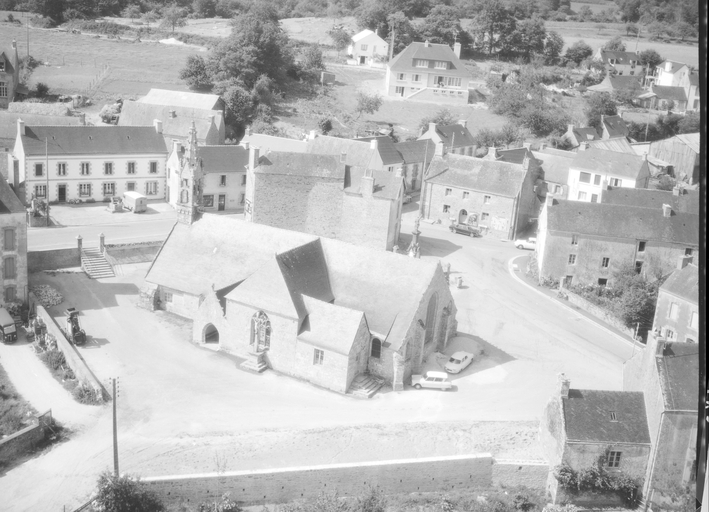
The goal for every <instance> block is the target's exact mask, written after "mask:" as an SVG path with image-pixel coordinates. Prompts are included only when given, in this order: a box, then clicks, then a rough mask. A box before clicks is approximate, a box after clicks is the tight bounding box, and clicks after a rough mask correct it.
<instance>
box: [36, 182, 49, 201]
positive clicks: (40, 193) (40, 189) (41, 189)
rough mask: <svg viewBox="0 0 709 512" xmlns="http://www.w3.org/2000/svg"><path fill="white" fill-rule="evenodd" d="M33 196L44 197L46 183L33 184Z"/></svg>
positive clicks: (45, 194) (45, 195)
mask: <svg viewBox="0 0 709 512" xmlns="http://www.w3.org/2000/svg"><path fill="white" fill-rule="evenodd" d="M34 196H35V197H36V198H38V199H39V198H46V197H47V185H35V186H34Z"/></svg>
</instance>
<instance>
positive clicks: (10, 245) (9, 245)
mask: <svg viewBox="0 0 709 512" xmlns="http://www.w3.org/2000/svg"><path fill="white" fill-rule="evenodd" d="M2 238H3V243H2V247H3V249H4V250H5V251H14V250H15V230H14V229H5V230H3V237H2Z"/></svg>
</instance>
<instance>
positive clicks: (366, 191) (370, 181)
mask: <svg viewBox="0 0 709 512" xmlns="http://www.w3.org/2000/svg"><path fill="white" fill-rule="evenodd" d="M359 191H360V192H361V193H362V197H367V198H371V197H372V196H373V195H374V177H373V176H372V170H371V169H367V170H366V171H364V176H362V179H361V181H360V183H359Z"/></svg>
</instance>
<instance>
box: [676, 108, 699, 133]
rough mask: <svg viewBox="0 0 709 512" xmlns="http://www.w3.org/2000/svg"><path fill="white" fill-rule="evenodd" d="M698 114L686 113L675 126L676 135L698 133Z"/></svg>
mask: <svg viewBox="0 0 709 512" xmlns="http://www.w3.org/2000/svg"><path fill="white" fill-rule="evenodd" d="M699 123H700V119H699V113H698V112H687V113H686V114H685V115H684V117H683V118H682V120H681V121H680V122H679V123H678V124H677V133H698V132H699V127H700V126H701V125H700V124H699Z"/></svg>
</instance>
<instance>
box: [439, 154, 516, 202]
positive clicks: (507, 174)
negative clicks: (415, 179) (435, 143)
mask: <svg viewBox="0 0 709 512" xmlns="http://www.w3.org/2000/svg"><path fill="white" fill-rule="evenodd" d="M525 176H526V171H525V170H524V169H522V167H521V166H519V165H516V164H510V163H507V162H499V161H493V160H485V159H483V158H474V157H470V156H463V155H455V154H452V153H447V154H445V155H443V156H442V157H441V156H436V157H434V158H433V160H432V161H431V165H430V167H429V170H428V178H426V182H427V183H435V184H439V185H449V186H451V187H455V188H460V189H468V190H476V191H479V192H489V193H491V194H494V195H498V196H505V197H516V196H517V194H518V193H519V191H520V190H521V188H522V184H523V183H524V179H525Z"/></svg>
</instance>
